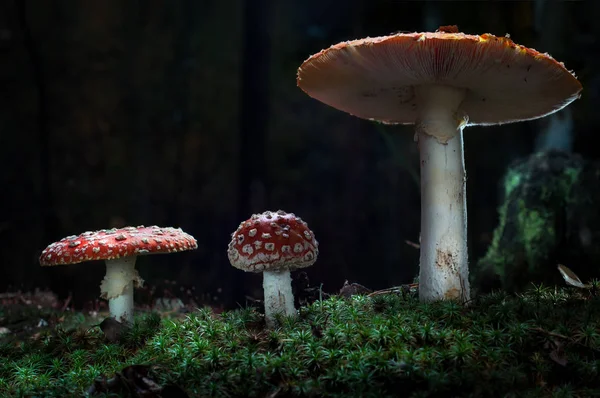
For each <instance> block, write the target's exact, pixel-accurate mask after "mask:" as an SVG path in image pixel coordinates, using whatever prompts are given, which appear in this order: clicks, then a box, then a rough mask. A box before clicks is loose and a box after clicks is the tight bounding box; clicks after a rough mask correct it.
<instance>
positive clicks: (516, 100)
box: [297, 32, 582, 125]
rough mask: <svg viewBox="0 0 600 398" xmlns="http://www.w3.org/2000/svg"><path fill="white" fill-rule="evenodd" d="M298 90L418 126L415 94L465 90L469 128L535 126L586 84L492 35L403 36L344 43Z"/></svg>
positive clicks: (306, 74) (312, 64)
mask: <svg viewBox="0 0 600 398" xmlns="http://www.w3.org/2000/svg"><path fill="white" fill-rule="evenodd" d="M297 83H298V86H299V87H300V88H301V89H302V90H304V91H305V92H306V93H307V94H308V95H309V96H311V97H313V98H315V99H317V100H319V101H321V102H323V103H325V104H327V105H330V106H332V107H334V108H336V109H339V110H342V111H345V112H347V113H349V114H352V115H354V116H357V117H360V118H364V119H370V120H377V121H380V122H384V123H390V124H413V123H415V122H416V119H417V116H418V108H419V104H418V101H417V97H416V95H415V87H416V86H419V85H447V86H453V87H457V88H464V89H465V90H466V95H465V99H464V101H463V102H462V104H461V106H460V109H461V110H462V111H463V112H464V113H465V114H466V115H467V116H468V118H469V122H468V124H469V125H489V124H502V123H510V122H517V121H522V120H531V119H536V118H540V117H543V116H545V115H548V114H551V113H553V112H556V111H558V110H560V109H562V108H564V107H565V106H567V105H568V104H570V103H571V102H572V101H574V100H575V99H577V98H579V96H580V92H581V89H582V87H581V84H580V82H579V81H578V80H577V78H576V77H575V76H574V75H573V73H571V72H569V71H568V70H567V69H566V68H565V67H564V65H563V64H562V63H560V62H557V61H556V60H555V59H554V58H552V57H551V56H550V55H548V54H543V53H540V52H538V51H536V50H533V49H529V48H527V47H524V46H521V45H518V44H515V43H514V42H513V41H512V40H510V39H509V38H507V37H497V36H494V35H491V34H483V35H467V34H464V33H446V32H434V33H400V34H396V35H392V36H384V37H375V38H366V39H361V40H354V41H347V42H342V43H339V44H337V45H334V46H332V47H330V48H328V49H325V50H322V51H321V52H319V53H317V54H315V55H313V56H311V57H310V58H308V59H307V60H306V61H304V63H303V64H302V66H301V67H300V68H299V69H298V77H297Z"/></svg>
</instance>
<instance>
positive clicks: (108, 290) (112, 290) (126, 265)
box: [101, 256, 138, 323]
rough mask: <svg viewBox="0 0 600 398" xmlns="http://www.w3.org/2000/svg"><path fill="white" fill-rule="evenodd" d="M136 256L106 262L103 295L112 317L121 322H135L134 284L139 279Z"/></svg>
mask: <svg viewBox="0 0 600 398" xmlns="http://www.w3.org/2000/svg"><path fill="white" fill-rule="evenodd" d="M135 260H136V257H135V256H131V257H123V258H118V259H114V260H106V276H105V277H104V280H103V281H102V285H101V290H102V295H103V297H105V298H106V299H107V300H108V308H109V310H110V316H111V317H113V318H115V319H116V320H117V321H119V322H129V323H131V322H133V283H134V281H135V280H136V279H137V278H138V276H137V272H136V270H135Z"/></svg>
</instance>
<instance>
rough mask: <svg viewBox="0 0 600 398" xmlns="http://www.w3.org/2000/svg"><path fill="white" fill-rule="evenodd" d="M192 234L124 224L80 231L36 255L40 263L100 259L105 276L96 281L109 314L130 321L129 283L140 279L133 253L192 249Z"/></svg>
mask: <svg viewBox="0 0 600 398" xmlns="http://www.w3.org/2000/svg"><path fill="white" fill-rule="evenodd" d="M197 247H198V244H197V242H196V239H194V237H193V236H191V235H188V234H186V233H185V232H183V231H182V230H181V229H180V228H161V227H157V226H152V227H144V226H139V227H125V228H120V229H116V228H115V229H103V230H100V231H93V232H84V233H82V234H81V235H73V236H68V237H66V238H63V239H61V240H60V241H58V242H55V243H52V244H50V245H49V246H48V247H46V248H45V249H44V251H43V252H42V255H41V256H40V265H42V266H52V265H63V264H77V263H81V262H84V261H92V260H104V261H105V262H106V276H105V277H104V280H103V281H102V284H101V285H100V291H101V294H102V298H105V299H107V300H108V307H109V309H110V315H111V316H112V317H113V318H115V319H116V320H118V321H126V322H131V321H133V285H134V284H135V285H136V286H141V285H142V283H143V282H144V281H143V280H142V278H140V276H139V275H138V272H137V270H136V269H135V260H136V258H137V256H143V255H146V254H157V253H174V252H182V251H185V250H192V249H196V248H197Z"/></svg>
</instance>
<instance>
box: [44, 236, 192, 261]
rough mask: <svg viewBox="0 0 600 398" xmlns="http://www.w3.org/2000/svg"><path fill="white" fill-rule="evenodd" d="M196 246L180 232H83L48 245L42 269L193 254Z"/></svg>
mask: <svg viewBox="0 0 600 398" xmlns="http://www.w3.org/2000/svg"><path fill="white" fill-rule="evenodd" d="M197 247H198V243H197V242H196V239H194V237H193V236H191V235H189V234H187V233H185V232H183V231H182V230H181V229H180V228H171V227H166V228H162V227H157V226H151V227H144V226H139V227H125V228H118V229H117V228H114V229H103V230H99V231H89V232H84V233H82V234H81V235H73V236H68V237H66V238H63V239H61V240H60V241H58V242H55V243H52V244H50V245H49V246H48V247H46V248H45V249H44V251H42V254H41V256H40V264H41V265H42V266H51V265H61V264H77V263H81V262H84V261H92V260H113V259H117V258H121V257H128V256H139V255H144V254H158V253H173V252H181V251H186V250H193V249H196V248H197Z"/></svg>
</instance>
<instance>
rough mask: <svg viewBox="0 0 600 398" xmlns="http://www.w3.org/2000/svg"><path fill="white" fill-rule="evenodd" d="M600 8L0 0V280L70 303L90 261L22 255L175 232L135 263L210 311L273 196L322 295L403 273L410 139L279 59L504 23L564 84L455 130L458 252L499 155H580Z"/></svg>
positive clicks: (590, 135) (485, 213)
mask: <svg viewBox="0 0 600 398" xmlns="http://www.w3.org/2000/svg"><path fill="white" fill-rule="evenodd" d="M599 18H600V2H598V1H591V0H590V1H573V2H553V1H528V2H517V1H514V2H513V1H511V2H500V1H487V2H486V1H477V2H476V1H468V2H467V1H465V2H454V1H452V2H451V1H446V2H429V1H412V2H404V1H391V0H345V1H339V0H318V1H317V0H303V1H275V0H273V1H269V0H246V1H242V0H239V1H236V0H181V1H179V0H138V1H123V0H102V1H87V0H86V1H84V0H65V1H58V0H35V1H34V0H28V1H26V0H0V192H1V202H0V203H1V207H0V262H1V264H2V265H1V267H0V289H3V290H5V289H25V290H27V289H32V288H35V287H41V288H44V287H49V288H51V289H52V290H53V291H55V292H57V293H58V294H59V295H61V296H62V297H64V296H65V295H67V294H69V292H71V293H72V294H73V302H74V303H75V304H76V305H77V304H78V303H82V302H84V301H85V300H89V299H91V298H95V297H97V296H98V294H99V288H98V286H99V284H100V280H101V279H102V277H103V275H104V269H105V268H104V266H103V265H102V263H99V262H95V263H83V264H79V265H72V266H63V267H55V268H49V269H42V268H40V267H39V263H38V256H39V254H40V252H41V250H42V249H43V248H44V247H45V246H46V245H47V244H49V243H51V242H53V241H55V240H58V239H60V238H62V237H64V236H67V235H72V234H79V233H81V232H83V231H86V230H95V229H102V228H110V227H120V226H125V225H139V224H145V225H152V224H156V225H160V226H176V227H181V228H183V229H184V230H185V231H186V232H188V233H190V234H192V235H194V236H195V237H196V238H197V239H198V243H199V248H198V250H197V251H194V252H187V253H183V254H173V255H160V256H147V257H140V258H139V259H138V265H139V267H138V268H139V269H140V273H141V275H142V277H143V278H144V279H146V280H147V281H148V282H149V283H150V284H157V283H161V282H160V281H162V280H164V279H170V280H176V281H178V282H179V283H180V284H186V285H192V286H195V288H196V291H197V292H200V293H209V294H210V295H211V296H212V295H217V296H218V297H219V299H218V301H220V302H221V303H223V304H224V305H226V306H235V305H236V304H235V303H236V302H242V301H243V299H244V295H250V296H258V295H260V286H261V285H260V284H261V277H260V275H253V274H244V273H242V272H241V271H238V270H235V269H233V268H232V267H231V266H230V265H229V262H228V259H227V255H226V247H227V243H228V241H229V238H230V234H231V232H233V231H234V230H235V229H236V227H237V226H238V224H239V223H240V222H241V221H243V220H245V219H247V218H248V217H249V216H250V215H251V214H252V213H253V212H262V211H263V210H266V209H271V210H277V209H283V210H286V211H289V212H295V213H296V214H298V215H300V216H301V217H302V218H303V219H305V220H306V221H307V222H308V224H309V226H310V227H311V229H313V231H314V232H315V234H316V236H317V239H318V240H319V242H320V249H321V250H320V257H319V260H318V261H317V263H316V264H315V266H314V267H312V268H311V269H309V270H308V273H309V277H310V279H311V282H312V283H313V284H316V285H318V284H320V283H323V288H324V289H325V290H326V291H335V290H337V289H339V287H340V286H341V285H342V283H343V282H344V280H346V279H349V280H351V281H358V282H360V283H362V284H364V285H367V286H369V287H371V288H383V287H388V286H392V285H397V284H401V283H407V282H410V281H411V280H412V279H413V277H414V276H415V275H416V273H417V270H418V250H417V249H415V248H414V247H412V246H410V245H408V244H406V243H405V240H410V241H415V242H416V241H418V235H419V222H420V215H419V214H420V208H419V180H418V178H419V177H418V170H419V169H418V152H417V148H416V146H415V144H414V142H413V134H412V129H411V128H410V127H394V126H386V127H384V126H381V125H378V124H374V123H371V122H367V121H362V120H359V119H357V118H354V117H351V116H349V115H347V114H344V113H342V112H339V111H337V110H335V109H332V108H329V107H327V106H325V105H324V104H321V103H319V102H318V101H316V100H313V99H311V98H309V97H308V96H307V95H305V94H304V93H303V92H302V91H301V90H300V89H299V88H297V87H296V80H295V78H296V70H297V68H298V66H299V65H300V64H301V63H302V61H303V60H305V59H306V58H307V57H308V56H310V55H311V54H313V53H315V52H318V51H319V50H321V49H322V48H326V47H328V46H330V45H332V44H335V43H337V42H339V41H343V40H348V39H354V38H360V37H365V36H378V35H386V34H389V33H392V32H397V31H424V30H435V29H436V28H437V26H439V25H449V24H456V25H458V26H459V28H460V29H461V31H464V32H466V33H473V34H480V33H486V32H487V33H492V34H496V35H500V36H502V35H504V34H506V33H509V34H510V35H511V38H512V39H513V40H514V41H515V42H517V43H519V44H523V45H526V46H529V47H533V48H536V49H538V50H540V51H547V52H550V53H551V54H552V55H553V56H554V57H555V58H557V59H558V60H560V61H563V62H565V64H566V66H567V68H569V69H571V70H574V71H575V72H576V74H577V75H578V77H579V78H580V80H581V82H582V84H583V87H584V91H583V95H582V98H581V99H580V100H578V101H576V102H575V103H574V104H572V105H571V106H570V107H569V108H567V110H565V111H562V112H560V113H558V114H556V115H555V116H554V117H550V118H546V119H544V120H540V121H533V122H524V123H517V124H511V125H504V126H496V127H470V128H468V129H467V130H466V131H465V156H466V166H467V175H468V184H467V187H468V211H469V219H468V222H469V239H470V242H469V244H470V246H469V247H470V258H471V262H472V263H474V262H475V261H476V260H477V259H478V258H479V257H481V256H482V255H483V254H484V253H485V250H486V248H487V246H488V244H489V242H490V238H491V234H492V231H493V229H494V228H495V226H496V223H497V213H496V208H497V206H498V204H499V201H500V200H501V197H500V192H501V190H500V189H499V186H498V184H499V182H500V179H501V177H502V175H503V173H504V171H505V170H506V167H507V165H508V164H509V163H510V162H511V161H513V160H515V159H517V158H519V157H523V156H527V155H529V154H531V153H532V152H534V151H535V150H538V149H542V148H546V147H559V148H562V149H566V150H572V151H574V152H578V153H581V154H582V155H584V156H586V157H588V158H592V159H593V158H598V156H599V153H600V151H599V150H598V147H597V146H596V144H595V142H596V141H597V140H596V135H597V133H598V132H597V129H596V126H597V125H598V121H599V120H598V119H599V118H600V112H598V111H597V110H596V109H595V104H597V103H598V102H597V101H598V99H599V98H598V97H599V95H600V91H599V88H600V75H599V74H598V70H599V67H600V58H599V57H598V55H597V54H599V53H600V45H599V43H598V40H597V39H598V37H600V24H599V23H598V20H599Z"/></svg>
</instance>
